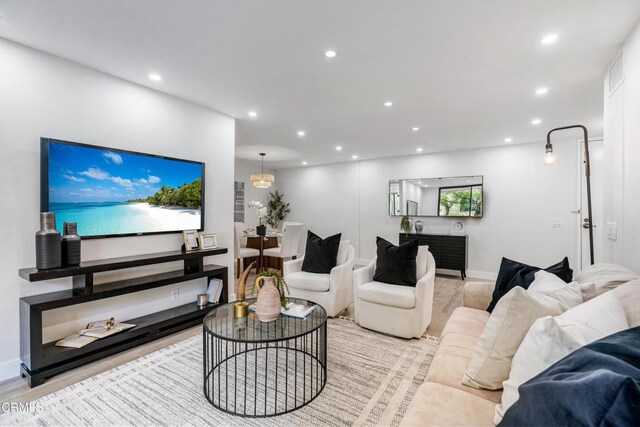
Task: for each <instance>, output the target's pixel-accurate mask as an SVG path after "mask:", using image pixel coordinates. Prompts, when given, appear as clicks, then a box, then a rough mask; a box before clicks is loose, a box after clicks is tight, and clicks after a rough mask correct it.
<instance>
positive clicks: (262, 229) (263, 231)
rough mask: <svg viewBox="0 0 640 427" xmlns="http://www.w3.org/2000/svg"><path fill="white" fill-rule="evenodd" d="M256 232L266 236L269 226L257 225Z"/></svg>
mask: <svg viewBox="0 0 640 427" xmlns="http://www.w3.org/2000/svg"><path fill="white" fill-rule="evenodd" d="M256 234H257V235H258V236H266V235H267V226H266V225H263V224H261V225H259V226H257V227H256Z"/></svg>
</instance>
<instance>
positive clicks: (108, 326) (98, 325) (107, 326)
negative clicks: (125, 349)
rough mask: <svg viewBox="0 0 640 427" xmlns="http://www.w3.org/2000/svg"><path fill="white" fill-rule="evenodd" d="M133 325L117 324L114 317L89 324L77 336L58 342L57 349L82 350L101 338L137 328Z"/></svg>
mask: <svg viewBox="0 0 640 427" xmlns="http://www.w3.org/2000/svg"><path fill="white" fill-rule="evenodd" d="M135 326H136V325H133V324H131V323H117V322H116V321H115V320H114V319H113V317H112V318H111V319H109V320H99V321H97V322H91V323H89V324H87V327H86V328H85V329H81V330H79V331H78V332H76V333H75V334H72V335H69V336H68V337H66V338H63V339H61V340H60V341H58V342H56V346H57V347H72V348H82V347H84V346H85V345H87V344H91V343H92V342H94V341H98V340H99V339H101V338H106V337H109V336H111V335H113V334H117V333H118V332H122V331H126V330H127V329H131V328H135Z"/></svg>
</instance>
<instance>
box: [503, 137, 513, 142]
mask: <svg viewBox="0 0 640 427" xmlns="http://www.w3.org/2000/svg"><path fill="white" fill-rule="evenodd" d="M511 141H513V140H512V139H511V138H505V139H504V142H511Z"/></svg>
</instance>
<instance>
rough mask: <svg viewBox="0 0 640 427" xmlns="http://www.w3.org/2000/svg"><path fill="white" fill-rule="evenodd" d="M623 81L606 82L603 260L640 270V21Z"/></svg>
mask: <svg viewBox="0 0 640 427" xmlns="http://www.w3.org/2000/svg"><path fill="white" fill-rule="evenodd" d="M624 57H625V76H626V78H625V81H624V82H623V83H622V85H621V86H619V87H618V88H617V90H615V92H613V93H612V94H611V95H609V81H608V76H605V80H604V164H605V176H604V197H605V199H604V206H605V208H604V210H605V211H604V224H605V227H606V225H607V223H614V224H616V225H617V240H611V239H608V238H607V235H606V231H605V233H604V236H603V238H604V242H603V255H604V260H605V261H607V262H612V263H615V264H620V265H623V266H625V267H627V268H629V269H631V270H633V271H635V272H638V273H640V256H638V254H639V253H640V222H639V221H638V217H639V216H640V167H638V161H639V160H640V24H638V25H636V27H635V29H634V30H633V31H632V33H631V35H630V36H629V38H628V39H627V41H626V42H625V44H624Z"/></svg>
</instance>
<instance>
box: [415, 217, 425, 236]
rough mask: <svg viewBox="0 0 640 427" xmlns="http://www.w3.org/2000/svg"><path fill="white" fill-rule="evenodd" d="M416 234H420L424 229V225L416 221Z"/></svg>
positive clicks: (420, 221)
mask: <svg viewBox="0 0 640 427" xmlns="http://www.w3.org/2000/svg"><path fill="white" fill-rule="evenodd" d="M415 227H416V233H418V234H422V230H423V229H424V223H423V222H422V220H417V221H416V223H415Z"/></svg>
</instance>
